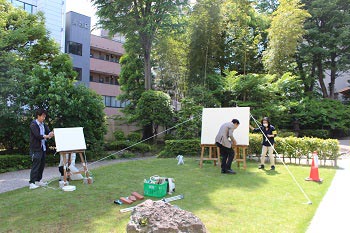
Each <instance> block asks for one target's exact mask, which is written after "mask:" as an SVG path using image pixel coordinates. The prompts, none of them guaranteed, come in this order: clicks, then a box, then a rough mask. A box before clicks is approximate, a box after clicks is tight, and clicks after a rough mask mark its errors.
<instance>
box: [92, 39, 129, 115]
mask: <svg viewBox="0 0 350 233" xmlns="http://www.w3.org/2000/svg"><path fill="white" fill-rule="evenodd" d="M123 54H124V48H123V44H122V43H121V42H118V41H114V40H110V39H107V38H104V37H101V36H96V35H91V40H90V79H89V81H90V83H89V86H90V88H91V89H93V90H95V91H96V92H97V93H98V94H100V95H101V96H102V97H103V101H104V104H105V106H106V108H105V112H106V114H107V116H111V115H116V114H118V113H119V112H120V111H119V110H120V108H123V107H125V103H122V102H121V101H119V100H117V99H116V97H117V96H118V95H119V94H120V93H121V90H120V85H119V75H120V70H121V66H120V64H119V59H120V57H121V56H122V55H123Z"/></svg>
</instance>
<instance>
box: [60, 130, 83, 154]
mask: <svg viewBox="0 0 350 233" xmlns="http://www.w3.org/2000/svg"><path fill="white" fill-rule="evenodd" d="M54 133H55V143H56V151H57V152H62V151H80V150H86V143H85V137H84V132H83V128H82V127H74V128H55V129H54Z"/></svg>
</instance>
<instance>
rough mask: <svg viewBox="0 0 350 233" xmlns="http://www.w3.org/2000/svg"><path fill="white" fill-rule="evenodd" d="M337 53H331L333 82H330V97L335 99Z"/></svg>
mask: <svg viewBox="0 0 350 233" xmlns="http://www.w3.org/2000/svg"><path fill="white" fill-rule="evenodd" d="M336 57H337V55H336V54H335V53H332V54H331V82H330V83H329V98H331V99H334V86H335V79H336V78H337V76H336V74H337V63H336Z"/></svg>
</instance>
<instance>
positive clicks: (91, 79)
mask: <svg viewBox="0 0 350 233" xmlns="http://www.w3.org/2000/svg"><path fill="white" fill-rule="evenodd" d="M93 81H94V76H93V75H91V74H90V82H93Z"/></svg>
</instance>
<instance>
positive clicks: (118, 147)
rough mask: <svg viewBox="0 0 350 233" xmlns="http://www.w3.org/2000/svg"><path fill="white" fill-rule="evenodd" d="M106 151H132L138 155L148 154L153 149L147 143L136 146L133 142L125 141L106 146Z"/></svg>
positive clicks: (106, 144) (110, 143) (109, 143)
mask: <svg viewBox="0 0 350 233" xmlns="http://www.w3.org/2000/svg"><path fill="white" fill-rule="evenodd" d="M104 149H105V150H107V151H124V150H127V151H132V152H138V153H142V154H144V153H147V152H150V151H151V150H152V147H151V146H150V145H148V144H146V143H138V144H135V143H134V142H132V141H129V140H124V141H113V142H108V143H105V144H104Z"/></svg>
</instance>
